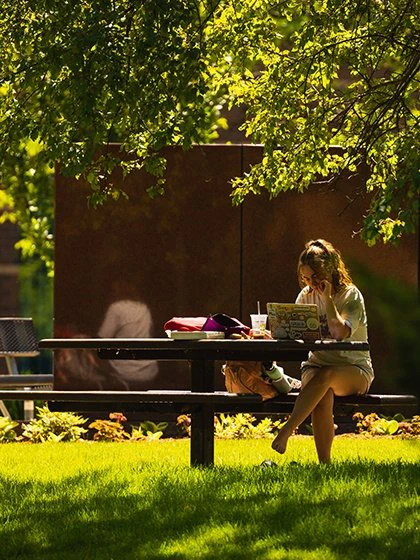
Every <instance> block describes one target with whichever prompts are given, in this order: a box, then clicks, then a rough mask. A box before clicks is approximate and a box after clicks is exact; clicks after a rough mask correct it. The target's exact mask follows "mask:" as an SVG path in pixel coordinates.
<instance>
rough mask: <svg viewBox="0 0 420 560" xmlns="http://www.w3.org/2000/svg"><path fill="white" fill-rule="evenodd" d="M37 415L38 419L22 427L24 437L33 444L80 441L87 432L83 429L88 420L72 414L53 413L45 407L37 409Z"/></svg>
mask: <svg viewBox="0 0 420 560" xmlns="http://www.w3.org/2000/svg"><path fill="white" fill-rule="evenodd" d="M37 414H38V417H37V418H36V419H34V420H31V421H30V422H29V424H23V425H22V428H23V431H22V437H23V438H24V439H27V440H29V441H30V442H32V443H41V442H45V441H56V442H57V441H78V440H79V439H80V438H81V437H82V435H83V434H85V433H86V432H87V430H86V429H85V428H82V427H81V426H82V425H83V424H84V423H85V422H87V419H86V418H82V417H81V416H78V415H77V414H74V413H72V412H52V411H50V410H49V408H48V406H47V405H45V406H43V407H37Z"/></svg>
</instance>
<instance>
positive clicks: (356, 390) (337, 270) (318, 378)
mask: <svg viewBox="0 0 420 560" xmlns="http://www.w3.org/2000/svg"><path fill="white" fill-rule="evenodd" d="M297 272H298V280H299V283H300V285H301V287H302V288H303V289H302V291H301V292H300V293H299V295H298V297H297V299H296V303H315V304H317V305H318V309H319V314H320V320H321V333H322V338H323V339H328V338H329V339H335V340H345V341H356V340H357V341H367V320H366V311H365V304H364V301H363V296H362V294H361V293H360V291H359V290H358V288H357V287H356V286H355V285H354V284H353V282H352V279H351V277H350V274H349V272H348V270H347V268H346V266H345V264H344V262H343V260H342V258H341V255H340V253H339V251H337V249H335V248H334V247H333V245H332V244H331V243H329V242H328V241H325V240H323V239H317V240H314V241H309V242H308V243H306V245H305V249H304V250H303V251H302V253H301V254H300V256H299V261H298V268H297ZM301 374H302V375H301V378H302V389H301V391H300V393H299V395H298V397H297V399H296V403H295V406H294V408H293V411H292V413H291V415H290V417H289V419H288V420H287V422H286V423H285V425H284V426H283V427H282V429H281V430H280V432H279V433H278V435H277V436H276V438H275V439H274V441H273V444H272V447H273V449H275V450H276V451H278V452H279V453H284V452H285V451H286V446H287V441H288V439H289V437H290V436H291V435H292V434H293V432H294V431H295V429H296V428H297V427H298V426H299V425H300V424H301V423H302V422H303V421H304V420H305V418H307V417H308V416H309V415H312V428H313V434H314V438H315V445H316V450H317V454H318V459H319V461H320V462H321V463H329V462H330V459H331V447H332V443H333V439H334V431H335V428H334V417H333V405H334V395H337V396H346V395H352V394H359V395H362V394H364V393H367V391H368V390H369V387H370V385H371V383H372V381H373V377H374V374H373V369H372V362H371V358H370V354H369V352H367V351H350V352H346V351H314V352H310V353H309V356H308V359H307V360H306V361H305V362H303V363H302V365H301Z"/></svg>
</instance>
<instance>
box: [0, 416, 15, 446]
mask: <svg viewBox="0 0 420 560" xmlns="http://www.w3.org/2000/svg"><path fill="white" fill-rule="evenodd" d="M18 425H19V423H18V422H15V421H14V420H10V419H9V418H6V417H4V416H0V443H7V442H9V441H18V440H19V437H18V435H17V434H16V432H15V428H16V426H18Z"/></svg>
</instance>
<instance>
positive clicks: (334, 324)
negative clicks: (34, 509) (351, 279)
mask: <svg viewBox="0 0 420 560" xmlns="http://www.w3.org/2000/svg"><path fill="white" fill-rule="evenodd" d="M317 291H318V292H319V294H320V296H321V298H322V299H323V300H324V303H325V310H326V314H327V323H328V329H329V331H330V333H331V336H332V337H333V338H334V339H335V340H343V339H345V338H348V337H349V336H350V335H351V329H350V327H349V326H348V325H347V323H345V321H344V319H343V318H342V316H341V315H340V313H339V312H338V310H337V307H336V306H335V303H334V301H333V299H332V286H331V284H330V282H328V281H327V280H324V281H323V282H321V284H320V285H319V287H317Z"/></svg>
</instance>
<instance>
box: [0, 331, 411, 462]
mask: <svg viewBox="0 0 420 560" xmlns="http://www.w3.org/2000/svg"><path fill="white" fill-rule="evenodd" d="M39 347H40V348H48V349H50V350H61V349H66V348H67V349H96V351H97V353H98V356H99V357H100V358H102V359H113V360H115V359H122V360H148V359H154V360H187V361H188V362H189V363H190V368H191V389H190V390H189V391H155V390H152V391H58V390H53V391H43V390H39V389H34V390H31V391H30V392H28V391H20V390H14V391H10V390H0V399H2V400H7V399H23V400H25V399H29V398H30V399H35V400H47V401H51V402H55V403H57V402H58V403H66V404H65V406H66V410H76V411H78V412H87V413H89V412H93V411H95V412H97V411H101V410H104V411H105V410H107V411H109V410H110V407H111V406H113V407H114V408H115V409H116V408H118V411H121V412H129V411H153V412H158V413H163V412H176V413H185V414H191V447H190V460H191V465H210V464H212V463H213V461H214V414H215V413H218V412H252V413H257V412H258V413H266V414H274V413H276V414H286V413H289V412H290V411H291V410H292V408H293V405H294V402H295V399H296V397H297V394H298V393H289V394H287V395H279V396H278V397H275V398H274V399H270V400H269V401H262V399H261V397H260V396H259V395H243V394H232V393H228V392H226V391H215V390H214V366H215V361H219V360H222V361H225V360H262V361H266V360H277V361H279V362H284V361H295V360H297V361H300V360H303V359H305V358H306V356H307V353H308V351H309V350H321V349H322V350H347V351H352V350H367V349H368V348H369V346H368V344H367V343H363V342H339V341H315V342H303V341H299V340H296V341H286V340H229V339H226V340H217V339H214V340H194V341H188V340H182V341H181V340H171V339H166V338H165V339H163V338H147V339H101V338H83V339H74V338H71V339H44V340H41V341H40V342H39ZM29 393H30V396H29ZM403 408H404V409H405V410H406V411H412V413H413V414H416V413H417V398H416V397H415V396H413V395H373V394H368V395H364V396H357V395H351V396H348V397H336V398H335V409H334V413H335V414H336V415H341V414H352V413H353V412H356V411H357V410H360V411H362V412H365V413H366V412H372V411H378V412H382V413H384V414H393V413H395V412H400V411H401V410H402V409H403ZM115 411H116V410H115Z"/></svg>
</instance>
